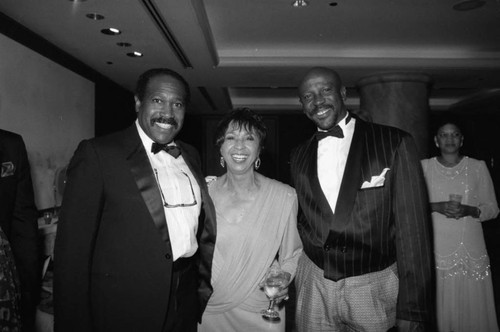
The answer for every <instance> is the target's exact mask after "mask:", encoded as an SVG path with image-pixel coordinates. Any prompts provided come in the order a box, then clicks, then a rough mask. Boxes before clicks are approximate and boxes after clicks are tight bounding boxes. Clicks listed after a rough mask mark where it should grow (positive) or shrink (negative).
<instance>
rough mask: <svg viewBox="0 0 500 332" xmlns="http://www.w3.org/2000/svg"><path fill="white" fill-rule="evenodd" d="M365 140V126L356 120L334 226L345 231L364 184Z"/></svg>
mask: <svg viewBox="0 0 500 332" xmlns="http://www.w3.org/2000/svg"><path fill="white" fill-rule="evenodd" d="M364 139H365V124H364V123H363V122H362V121H360V120H359V119H356V125H355V128H354V134H353V137H352V142H351V147H350V148H349V154H348V155H347V162H346V165H345V170H344V175H343V177H342V183H341V184H340V191H339V196H338V198H337V205H336V206H335V216H334V218H335V219H334V226H335V228H336V229H343V228H344V227H345V225H346V224H347V223H348V221H349V216H350V214H351V211H352V208H353V206H354V202H355V200H356V195H357V192H358V189H359V188H360V187H361V184H362V180H363V179H362V176H361V174H362V172H361V163H362V162H363V156H364V155H365V151H364V146H363V141H364Z"/></svg>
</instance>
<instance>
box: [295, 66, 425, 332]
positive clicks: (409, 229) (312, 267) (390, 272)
mask: <svg viewBox="0 0 500 332" xmlns="http://www.w3.org/2000/svg"><path fill="white" fill-rule="evenodd" d="M299 98H300V102H301V103H302V107H303V111H304V113H305V115H306V116H307V117H308V118H309V119H310V120H312V121H313V122H314V123H315V124H316V125H317V127H318V132H317V133H316V134H315V135H314V136H313V137H312V138H310V139H309V140H307V141H305V142H304V143H302V144H301V145H299V146H298V147H297V148H296V149H295V150H294V152H293V153H292V159H291V174H292V180H293V182H294V186H295V189H296V191H297V195H298V199H299V204H300V211H299V216H298V229H299V233H300V235H301V238H302V242H303V244H304V252H305V255H303V256H302V257H301V260H300V261H299V267H298V270H297V276H296V279H295V280H296V286H297V317H296V321H297V327H298V331H319V330H321V331H325V330H327V331H370V332H372V331H387V330H389V329H391V328H393V327H394V326H397V328H398V329H399V330H400V331H424V330H426V329H428V328H429V324H428V323H429V322H430V321H431V319H432V316H433V295H432V294H433V293H432V287H433V282H432V274H433V272H432V271H433V270H432V266H433V265H432V259H433V258H432V248H431V224H430V221H429V215H428V200H427V190H426V187H425V182H424V179H423V174H422V170H421V168H420V162H419V160H418V158H417V153H416V148H415V146H414V142H413V139H412V138H411V136H410V135H409V134H407V133H405V132H403V131H401V130H399V129H396V128H392V127H387V126H382V125H377V124H374V123H368V122H365V121H363V120H361V119H359V118H356V117H354V116H353V115H352V114H351V113H350V112H349V111H348V110H347V108H346V106H345V100H346V89H345V87H344V86H342V83H341V79H340V77H339V75H338V74H337V73H336V72H335V71H333V70H330V69H327V68H313V69H311V70H310V71H309V72H308V73H307V74H306V75H305V77H304V78H303V80H302V82H301V84H300V86H299Z"/></svg>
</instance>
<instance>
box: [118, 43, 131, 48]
mask: <svg viewBox="0 0 500 332" xmlns="http://www.w3.org/2000/svg"><path fill="white" fill-rule="evenodd" d="M116 45H118V46H120V47H130V46H132V44H130V43H126V42H118V43H116Z"/></svg>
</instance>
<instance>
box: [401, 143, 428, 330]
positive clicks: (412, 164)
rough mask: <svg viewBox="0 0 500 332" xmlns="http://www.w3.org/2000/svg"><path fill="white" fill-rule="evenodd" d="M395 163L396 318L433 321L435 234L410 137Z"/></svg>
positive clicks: (403, 145)
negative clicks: (433, 240)
mask: <svg viewBox="0 0 500 332" xmlns="http://www.w3.org/2000/svg"><path fill="white" fill-rule="evenodd" d="M393 165H394V168H393V176H394V179H393V181H394V182H393V186H394V191H393V198H392V199H393V214H394V219H395V226H396V227H395V231H396V234H395V235H396V250H397V263H398V274H399V295H398V305H397V318H398V319H403V320H408V321H430V320H431V319H432V317H431V316H432V314H433V311H434V310H433V292H432V289H433V283H434V281H433V260H434V259H433V251H432V242H431V241H432V237H431V236H432V233H431V224H430V216H429V212H428V198H427V189H426V186H425V181H424V177H423V173H422V168H421V166H420V162H419V160H418V159H417V151H416V148H415V144H414V142H413V139H412V138H411V136H409V135H404V136H403V138H402V141H401V144H400V146H399V147H398V150H397V153H396V156H395V161H394V164H393Z"/></svg>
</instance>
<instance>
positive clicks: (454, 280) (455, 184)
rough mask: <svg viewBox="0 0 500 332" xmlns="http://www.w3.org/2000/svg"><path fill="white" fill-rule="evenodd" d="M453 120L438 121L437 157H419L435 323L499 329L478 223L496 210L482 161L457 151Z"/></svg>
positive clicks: (444, 326)
mask: <svg viewBox="0 0 500 332" xmlns="http://www.w3.org/2000/svg"><path fill="white" fill-rule="evenodd" d="M463 141H464V136H463V135H462V132H461V130H460V127H459V125H458V124H457V122H456V121H451V120H448V121H445V122H442V123H441V125H440V126H439V127H438V130H437V132H436V135H435V136H434V142H435V144H436V147H437V148H438V149H439V151H440V155H439V156H437V157H434V158H431V159H425V160H422V166H423V170H424V175H425V178H426V181H427V186H428V190H429V198H430V201H431V203H430V205H431V211H432V223H433V229H434V253H435V260H436V281H437V284H436V307H437V313H436V315H437V325H438V330H439V331H440V332H444V331H447V332H448V331H454V332H460V331H464V332H467V331H485V332H486V331H487V332H491V331H498V325H497V319H496V314H495V303H494V298H493V286H492V280H491V271H490V263H489V257H488V253H487V251H486V245H485V241H484V237H483V229H482V226H481V222H482V221H485V220H489V219H493V218H495V217H496V216H497V215H498V212H499V209H498V205H497V201H496V198H495V191H494V188H493V183H492V180H491V177H490V174H489V172H488V169H487V168H486V164H485V162H484V161H482V160H476V159H473V158H469V157H467V156H463V155H462V154H460V148H461V147H462V145H463Z"/></svg>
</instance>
